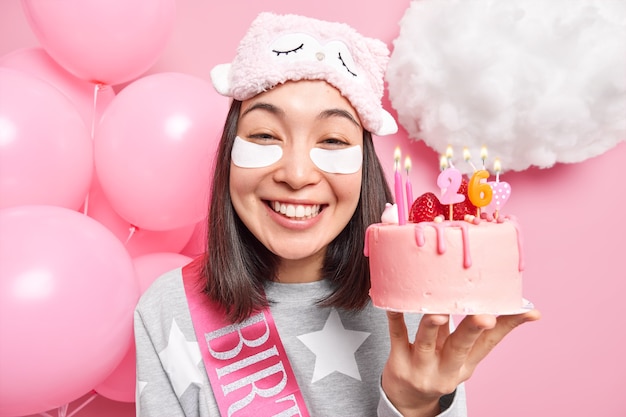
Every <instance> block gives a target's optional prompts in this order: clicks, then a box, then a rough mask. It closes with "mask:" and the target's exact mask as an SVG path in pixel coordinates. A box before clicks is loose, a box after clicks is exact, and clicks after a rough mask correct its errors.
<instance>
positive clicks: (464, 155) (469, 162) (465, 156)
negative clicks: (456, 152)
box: [463, 147, 476, 172]
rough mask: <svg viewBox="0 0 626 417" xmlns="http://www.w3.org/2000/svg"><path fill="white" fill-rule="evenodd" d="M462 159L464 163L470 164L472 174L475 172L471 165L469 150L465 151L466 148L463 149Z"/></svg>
mask: <svg viewBox="0 0 626 417" xmlns="http://www.w3.org/2000/svg"><path fill="white" fill-rule="evenodd" d="M463 159H464V160H465V162H467V163H468V164H470V166H471V167H472V169H473V170H474V172H476V167H475V166H474V164H473V163H472V156H471V155H470V151H469V149H467V147H465V148H463Z"/></svg>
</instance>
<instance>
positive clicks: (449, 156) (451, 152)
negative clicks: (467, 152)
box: [446, 145, 454, 168]
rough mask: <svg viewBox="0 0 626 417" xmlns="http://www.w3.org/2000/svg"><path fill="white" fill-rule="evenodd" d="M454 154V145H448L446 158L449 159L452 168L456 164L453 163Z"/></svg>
mask: <svg viewBox="0 0 626 417" xmlns="http://www.w3.org/2000/svg"><path fill="white" fill-rule="evenodd" d="M453 156H454V151H453V150H452V146H450V145H448V147H447V148H446V159H447V160H448V165H449V166H450V168H454V165H453V164H452V157H453Z"/></svg>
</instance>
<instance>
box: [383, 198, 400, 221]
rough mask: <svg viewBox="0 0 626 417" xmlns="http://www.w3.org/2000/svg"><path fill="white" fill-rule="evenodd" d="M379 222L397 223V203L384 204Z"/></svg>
mask: <svg viewBox="0 0 626 417" xmlns="http://www.w3.org/2000/svg"><path fill="white" fill-rule="evenodd" d="M380 222H381V223H387V224H398V205H397V204H391V203H387V204H385V210H384V211H383V214H382V216H380Z"/></svg>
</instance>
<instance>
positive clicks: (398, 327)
mask: <svg viewBox="0 0 626 417" xmlns="http://www.w3.org/2000/svg"><path fill="white" fill-rule="evenodd" d="M540 317H541V314H540V313H539V311H537V310H531V311H528V312H526V313H523V314H517V315H507V316H498V317H496V316H492V315H476V316H466V317H465V318H464V319H463V320H462V321H461V323H459V325H458V326H457V328H456V330H455V331H454V332H453V333H452V334H450V325H449V316H447V315H440V314H430V315H424V317H423V318H422V321H421V323H420V325H419V328H418V330H417V334H416V336H415V341H414V342H413V343H410V341H409V337H408V331H407V328H406V324H405V322H404V315H403V314H402V313H394V312H388V313H387V318H388V319H389V334H390V338H391V351H390V353H389V359H388V360H387V364H386V365H385V368H384V370H383V375H382V387H383V390H384V391H385V393H386V395H387V398H389V401H391V403H392V404H393V405H394V406H395V407H396V408H397V409H398V411H400V412H401V413H402V415H404V416H405V417H409V416H410V417H431V416H436V415H437V414H439V412H440V410H439V398H440V397H442V396H443V395H446V394H449V393H451V392H453V391H454V390H455V389H456V387H457V386H458V385H459V384H460V383H461V382H463V381H465V380H467V379H469V377H470V376H471V375H472V373H473V372H474V369H475V368H476V366H477V365H478V363H479V362H480V361H481V360H482V359H484V358H485V357H486V356H487V355H488V354H489V352H490V351H491V350H492V349H493V348H494V347H495V346H496V345H497V344H498V343H499V342H500V341H501V340H502V339H503V338H504V337H505V336H506V335H507V334H508V333H509V332H510V331H511V330H513V329H514V328H516V327H517V326H519V325H520V324H522V323H525V322H529V321H535V320H538V319H539V318H540Z"/></svg>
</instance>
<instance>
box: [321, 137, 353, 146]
mask: <svg viewBox="0 0 626 417" xmlns="http://www.w3.org/2000/svg"><path fill="white" fill-rule="evenodd" d="M322 144H324V145H328V146H330V147H333V148H336V147H343V146H350V144H349V143H348V142H346V141H345V140H342V139H336V138H328V139H324V140H323V141H322Z"/></svg>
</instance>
